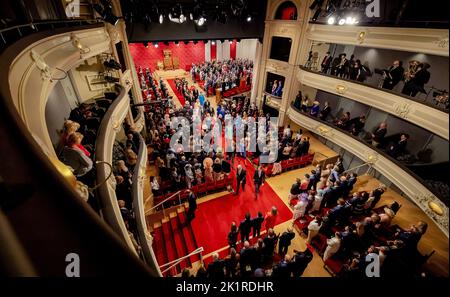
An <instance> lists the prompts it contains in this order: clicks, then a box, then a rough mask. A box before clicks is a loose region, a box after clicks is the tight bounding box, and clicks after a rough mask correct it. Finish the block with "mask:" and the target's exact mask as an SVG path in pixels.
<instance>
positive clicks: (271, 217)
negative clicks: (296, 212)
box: [264, 206, 278, 230]
mask: <svg viewBox="0 0 450 297" xmlns="http://www.w3.org/2000/svg"><path fill="white" fill-rule="evenodd" d="M277 216H278V210H277V208H276V207H275V206H272V209H271V210H270V211H269V212H267V213H266V216H265V218H264V221H265V222H266V230H269V229H270V228H272V229H273V228H274V227H275V222H276V220H277Z"/></svg>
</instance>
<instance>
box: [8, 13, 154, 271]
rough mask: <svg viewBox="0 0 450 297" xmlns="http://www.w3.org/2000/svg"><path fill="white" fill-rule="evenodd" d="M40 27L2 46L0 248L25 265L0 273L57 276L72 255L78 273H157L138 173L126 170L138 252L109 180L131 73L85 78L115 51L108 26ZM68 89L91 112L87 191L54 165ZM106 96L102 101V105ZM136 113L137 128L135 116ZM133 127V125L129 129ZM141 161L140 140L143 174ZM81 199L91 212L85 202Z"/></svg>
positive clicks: (63, 168)
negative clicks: (2, 238)
mask: <svg viewBox="0 0 450 297" xmlns="http://www.w3.org/2000/svg"><path fill="white" fill-rule="evenodd" d="M80 24H82V25H84V26H80ZM45 25H46V26H47V27H43V26H42V27H41V26H38V28H39V29H40V30H31V29H30V28H31V27H30V25H29V26H28V27H30V28H28V29H29V30H28V31H30V32H29V33H28V34H27V35H26V36H19V37H18V38H16V39H15V40H16V42H12V41H11V43H9V44H7V45H8V47H7V48H6V49H5V50H4V51H3V53H1V56H0V67H1V69H3V73H4V74H6V75H5V76H4V77H3V76H2V80H1V82H0V92H1V100H0V112H1V116H0V121H1V123H0V135H1V136H2V139H3V140H4V143H3V144H4V145H2V146H1V153H2V155H3V156H7V158H6V160H4V162H1V163H0V181H1V184H0V186H1V195H0V196H1V199H0V202H1V209H2V212H4V213H5V217H6V220H5V219H4V217H3V216H2V218H1V219H2V222H1V225H2V229H3V228H5V230H8V233H7V235H8V237H9V238H10V239H11V240H8V241H7V242H4V244H5V245H6V246H7V247H8V248H9V249H12V248H14V249H18V250H19V251H22V252H21V253H18V254H17V255H18V257H20V260H21V261H20V263H25V264H23V265H22V266H20V265H16V264H17V263H19V261H17V259H16V260H14V261H12V262H11V263H9V264H8V263H7V267H8V268H11V269H12V270H13V271H14V272H13V274H14V275H22V276H32V275H38V276H65V275H66V265H67V262H66V261H68V258H67V257H68V255H70V254H72V255H73V254H76V255H78V257H79V259H80V261H81V272H80V273H81V275H82V276H100V275H104V276H108V275H114V276H118V275H123V276H130V275H135V276H157V275H160V273H159V268H158V267H157V265H155V263H156V260H155V259H154V256H152V250H151V237H150V236H148V234H147V233H146V232H145V230H146V225H145V220H144V219H143V218H144V214H143V213H144V209H143V207H144V206H143V187H142V180H143V173H142V171H143V170H137V171H136V172H135V174H134V176H133V180H134V184H133V186H134V187H133V189H132V196H133V208H134V211H135V213H136V221H135V222H134V223H133V225H135V226H136V228H137V230H138V232H137V234H138V238H137V239H136V240H137V241H138V243H139V245H140V246H141V247H142V252H138V251H137V250H136V248H135V245H134V244H133V242H131V239H130V234H129V232H130V231H129V230H127V228H126V226H125V223H124V220H123V218H122V215H121V211H120V209H119V206H118V203H117V197H116V193H115V187H116V184H115V180H114V178H113V176H112V165H111V164H113V149H114V148H113V147H114V141H115V139H116V136H117V133H118V132H120V133H122V134H123V131H122V130H123V129H122V128H121V127H122V124H123V121H124V119H125V118H131V111H130V95H129V94H131V93H132V92H131V89H132V87H133V85H132V81H133V79H132V77H133V74H132V73H131V72H130V70H126V69H123V70H124V71H122V70H118V69H117V70H113V71H111V70H110V71H109V73H110V74H109V75H110V76H111V77H112V78H113V82H111V81H107V80H106V79H105V80H104V81H103V80H101V81H100V82H98V83H95V82H94V80H95V81H96V80H98V77H99V76H101V75H100V74H99V73H98V71H97V68H96V67H97V66H103V61H104V60H103V59H104V57H105V56H107V57H111V55H114V53H116V54H117V52H116V47H115V45H116V44H117V43H118V42H119V41H118V36H117V30H115V29H114V28H112V27H111V26H110V25H108V24H106V23H103V22H101V21H98V20H92V21H76V22H74V21H67V24H66V23H65V21H57V22H55V23H52V22H47V23H46V24H45ZM44 28H45V29H44ZM51 28H54V29H53V30H51ZM3 33H4V32H3ZM11 40H12V39H11ZM92 69H94V70H95V71H94V70H92ZM130 69H131V68H130ZM89 72H90V73H89ZM93 73H94V74H93ZM115 76H116V77H115ZM117 76H118V77H117ZM69 77H70V80H69V79H68V78H69ZM91 78H92V79H93V80H90V79H91ZM68 81H70V82H72V83H73V85H70V86H69V85H67V84H69V82H68ZM98 85H100V86H102V87H100V88H96V87H95V86H98ZM68 89H69V90H71V91H70V92H68V93H70V94H72V96H73V97H74V98H78V99H79V100H80V101H81V99H83V101H81V102H83V103H86V104H87V103H88V102H89V104H94V105H96V106H97V107H98V110H99V113H100V114H101V121H100V120H98V123H99V127H98V130H96V132H95V133H94V134H93V137H92V138H93V146H94V148H95V149H94V150H93V151H92V152H91V154H92V159H93V160H94V164H95V165H94V167H95V168H94V169H93V170H92V172H95V178H96V181H94V182H93V184H92V185H87V187H81V186H80V184H79V183H78V182H79V181H80V179H79V178H78V181H77V178H76V177H75V176H74V174H73V173H72V171H71V170H70V169H69V168H68V167H67V166H66V165H64V164H63V163H62V162H61V161H60V160H59V159H58V157H59V154H58V152H57V147H56V143H55V139H57V135H58V134H57V133H56V131H54V129H56V128H55V127H61V125H57V123H59V124H61V123H63V122H64V121H65V120H66V119H67V118H68V117H69V113H70V106H69V109H68V106H67V104H68V103H67V102H69V101H67V98H65V97H66V96H63V95H64V94H66V95H67V92H66V91H67V90H68ZM61 90H63V91H61ZM74 94H76V95H74ZM107 94H108V96H112V97H109V98H107V99H105V98H104V97H106V95H107ZM81 102H78V103H81ZM100 103H101V106H100ZM69 105H70V104H69ZM99 106H100V107H99ZM58 111H59V112H58ZM139 117H140V118H142V120H141V122H142V121H143V118H144V117H143V115H142V114H141V112H140V110H138V111H137V114H136V119H138V120H139ZM55 123H56V124H55ZM143 125H144V124H143V123H141V125H140V127H138V126H139V125H136V128H137V130H142V128H143ZM146 157H147V154H146V146H145V144H144V142H143V141H142V140H141V142H140V147H139V157H138V160H137V163H136V168H140V169H142V168H145V166H146ZM144 172H145V170H144ZM87 197H89V199H91V198H92V200H93V201H94V204H95V206H96V207H93V205H90V203H89V204H88V203H86V198H87ZM88 202H89V200H88ZM96 211H97V212H96ZM5 226H6V227H5ZM5 234H6V233H5ZM139 257H140V258H141V259H140V258H139ZM8 265H10V266H8Z"/></svg>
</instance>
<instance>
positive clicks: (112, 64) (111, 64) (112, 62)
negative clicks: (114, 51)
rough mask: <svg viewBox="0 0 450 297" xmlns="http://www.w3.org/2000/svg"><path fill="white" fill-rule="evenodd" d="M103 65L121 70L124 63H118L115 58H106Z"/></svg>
mask: <svg viewBox="0 0 450 297" xmlns="http://www.w3.org/2000/svg"><path fill="white" fill-rule="evenodd" d="M103 65H104V66H105V67H106V68H110V69H114V70H119V69H121V68H122V65H120V64H119V63H117V62H116V61H115V60H114V59H109V60H106V61H105V62H103Z"/></svg>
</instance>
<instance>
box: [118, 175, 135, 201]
mask: <svg viewBox="0 0 450 297" xmlns="http://www.w3.org/2000/svg"><path fill="white" fill-rule="evenodd" d="M115 178H116V196H117V197H118V198H119V199H122V200H124V201H125V202H126V204H127V205H128V207H132V199H131V188H130V185H129V184H128V183H127V182H125V180H124V178H123V177H122V176H121V175H116V177H115Z"/></svg>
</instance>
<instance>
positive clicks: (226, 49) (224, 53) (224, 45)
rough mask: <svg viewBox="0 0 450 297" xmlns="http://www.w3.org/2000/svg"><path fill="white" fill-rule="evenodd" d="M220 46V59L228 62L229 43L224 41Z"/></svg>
mask: <svg viewBox="0 0 450 297" xmlns="http://www.w3.org/2000/svg"><path fill="white" fill-rule="evenodd" d="M221 44H222V46H221V48H222V59H223V60H229V59H230V42H229V41H228V40H226V41H225V42H222V43H221Z"/></svg>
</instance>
